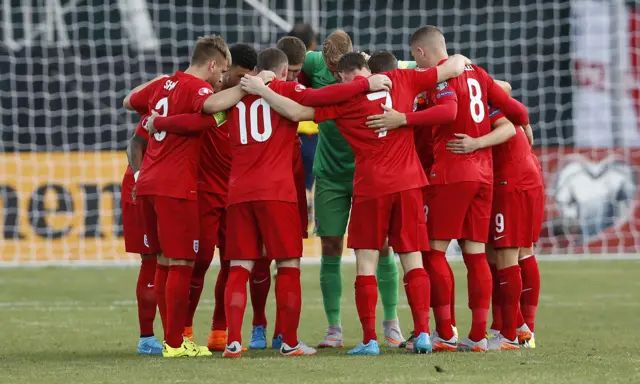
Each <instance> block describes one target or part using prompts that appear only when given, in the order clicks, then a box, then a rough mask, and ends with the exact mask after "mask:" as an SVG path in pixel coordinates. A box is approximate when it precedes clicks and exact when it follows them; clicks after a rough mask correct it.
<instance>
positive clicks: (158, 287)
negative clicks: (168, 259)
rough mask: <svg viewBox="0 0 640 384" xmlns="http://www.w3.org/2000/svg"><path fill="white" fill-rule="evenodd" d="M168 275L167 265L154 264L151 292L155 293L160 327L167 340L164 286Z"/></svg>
mask: <svg viewBox="0 0 640 384" xmlns="http://www.w3.org/2000/svg"><path fill="white" fill-rule="evenodd" d="M168 275H169V266H167V265H162V264H160V263H158V264H156V276H155V279H154V281H153V293H155V295H156V303H157V304H158V311H159V312H160V320H161V321H162V329H163V332H164V337H163V339H164V340H167V331H168V330H169V324H168V323H167V299H166V297H165V294H164V292H165V287H166V285H167V276H168Z"/></svg>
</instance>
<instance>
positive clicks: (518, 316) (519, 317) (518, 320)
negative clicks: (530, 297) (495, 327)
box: [516, 294, 526, 328]
mask: <svg viewBox="0 0 640 384" xmlns="http://www.w3.org/2000/svg"><path fill="white" fill-rule="evenodd" d="M520 302H522V294H521V295H520ZM516 324H517V327H518V328H520V327H522V326H523V325H525V324H526V323H525V322H524V317H522V311H521V310H520V306H518V313H517V314H516Z"/></svg>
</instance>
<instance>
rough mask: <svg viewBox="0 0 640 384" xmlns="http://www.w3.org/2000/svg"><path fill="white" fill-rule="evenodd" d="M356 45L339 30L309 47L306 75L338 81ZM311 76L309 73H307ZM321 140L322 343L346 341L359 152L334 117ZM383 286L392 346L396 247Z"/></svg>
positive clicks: (398, 337) (383, 258) (384, 258)
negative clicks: (343, 307) (346, 258)
mask: <svg viewBox="0 0 640 384" xmlns="http://www.w3.org/2000/svg"><path fill="white" fill-rule="evenodd" d="M351 51H353V45H352V43H351V38H350V37H349V35H348V34H347V33H346V32H344V31H341V30H336V31H334V32H333V33H332V34H331V35H329V37H328V38H327V40H326V41H325V42H324V44H323V46H322V52H308V53H307V57H306V59H305V61H304V64H303V66H302V72H303V74H302V78H303V81H307V82H308V83H309V84H308V85H310V86H311V87H312V88H322V87H325V86H327V85H331V84H335V83H337V82H338V79H337V76H338V75H337V72H336V65H337V63H338V61H339V60H340V58H341V57H342V55H344V54H345V53H348V52H351ZM398 67H399V68H409V67H410V68H415V67H416V66H415V62H399V63H398ZM305 77H306V79H305ZM319 130H320V133H319V140H318V146H317V148H316V155H315V160H314V164H313V174H314V176H315V177H316V189H315V197H314V199H315V220H316V233H317V235H318V236H320V239H321V243H322V261H321V266H320V288H321V291H322V300H323V302H324V311H325V314H326V316H327V322H328V323H329V324H328V325H329V327H328V330H327V334H326V336H325V338H324V340H322V342H320V344H319V345H318V347H319V348H340V347H342V346H343V337H342V326H341V321H340V302H341V300H342V273H341V268H340V265H341V258H342V248H343V240H344V235H345V231H346V228H347V222H348V220H349V212H350V209H351V198H352V196H353V173H354V170H355V162H354V157H353V152H352V151H351V148H350V147H349V144H348V143H347V141H346V140H345V139H344V138H343V137H342V134H340V132H339V131H338V128H337V127H336V125H335V123H334V122H333V121H327V122H323V123H320V125H319ZM377 279H378V288H379V291H380V297H381V299H382V305H383V307H384V322H383V328H384V336H385V340H386V343H387V345H388V346H389V347H392V348H397V347H399V346H400V345H401V344H402V343H403V342H404V341H405V340H404V337H403V336H402V331H401V330H400V325H399V323H398V315H397V304H398V267H397V265H396V262H395V258H394V255H393V253H391V252H390V251H389V248H388V247H386V246H385V248H384V249H383V250H382V251H381V253H380V261H379V264H378V270H377Z"/></svg>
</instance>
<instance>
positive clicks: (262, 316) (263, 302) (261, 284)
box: [249, 258, 271, 328]
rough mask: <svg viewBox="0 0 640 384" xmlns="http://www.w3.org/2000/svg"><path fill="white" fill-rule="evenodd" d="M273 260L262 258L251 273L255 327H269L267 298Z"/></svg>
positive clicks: (250, 283) (250, 286)
mask: <svg viewBox="0 0 640 384" xmlns="http://www.w3.org/2000/svg"><path fill="white" fill-rule="evenodd" d="M270 267H271V260H269V259H267V258H262V259H260V260H258V261H256V264H255V265H254V266H253V270H252V271H251V279H250V280H249V289H250V292H251V306H252V307H253V326H254V327H257V326H258V325H262V326H263V327H265V328H266V327H267V314H266V312H265V311H266V309H265V308H266V306H267V297H268V296H269V288H271V268H270Z"/></svg>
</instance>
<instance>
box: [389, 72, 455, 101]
mask: <svg viewBox="0 0 640 384" xmlns="http://www.w3.org/2000/svg"><path fill="white" fill-rule="evenodd" d="M396 73H397V72H396ZM398 74H399V75H401V76H403V77H405V79H406V80H405V83H407V84H408V86H409V87H411V88H410V89H411V92H412V93H414V94H416V95H417V94H418V93H420V92H423V91H425V90H427V89H433V88H436V86H440V85H444V86H445V87H448V84H447V82H446V81H443V82H442V83H440V84H438V69H437V68H435V67H434V68H428V69H420V68H418V69H414V70H411V71H402V72H399V73H398ZM407 77H408V78H407ZM454 96H455V94H454Z"/></svg>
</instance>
